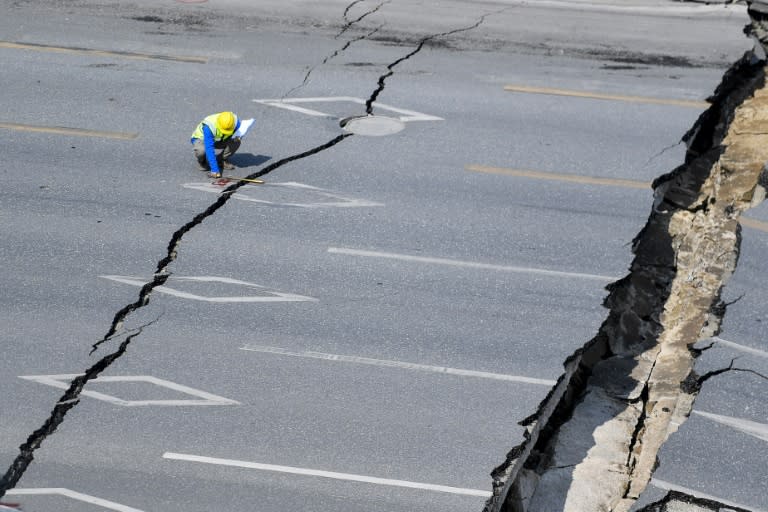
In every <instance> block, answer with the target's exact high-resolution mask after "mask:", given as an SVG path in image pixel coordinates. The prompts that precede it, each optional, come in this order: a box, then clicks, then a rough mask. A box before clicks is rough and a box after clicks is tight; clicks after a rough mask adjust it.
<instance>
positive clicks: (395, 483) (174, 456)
mask: <svg viewBox="0 0 768 512" xmlns="http://www.w3.org/2000/svg"><path fill="white" fill-rule="evenodd" d="M163 458H164V459H169V460H179V461H186V462H201V463H204V464H214V465H217V466H230V467H237V468H244V469H257V470H260V471H271V472H275V473H288V474H291V475H304V476H314V477H319V478H332V479H334V480H346V481H350V482H362V483H368V484H374V485H385V486H391V487H405V488H409V489H420V490H424V491H433V492H445V493H450V494H463V495H465V496H479V497H482V498H489V497H490V496H491V492H490V491H483V490H480V489H466V488H462V487H451V486H448V485H435V484H426V483H421V482H411V481H408V480H392V479H389V478H378V477H374V476H365V475H355V474H351V473H337V472H335V471H325V470H321V469H309V468H298V467H292V466H278V465H275V464H262V463H259V462H248V461H244V460H233V459H219V458H216V457H204V456H200V455H187V454H184V453H173V452H166V453H164V454H163Z"/></svg>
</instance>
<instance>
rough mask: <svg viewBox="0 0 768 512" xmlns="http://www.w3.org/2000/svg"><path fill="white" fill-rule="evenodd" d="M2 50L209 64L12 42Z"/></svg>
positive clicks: (2, 45)
mask: <svg viewBox="0 0 768 512" xmlns="http://www.w3.org/2000/svg"><path fill="white" fill-rule="evenodd" d="M0 48H7V49H13V50H32V51H38V52H52V53H66V54H80V55H96V56H99V57H122V58H125V59H140V60H167V61H173V62H188V63H193V64H207V63H208V59H207V58H206V57H188V56H180V55H162V54H155V53H138V52H123V51H109V50H94V49H90V48H77V47H66V46H49V45H46V44H35V43H14V42H12V41H0Z"/></svg>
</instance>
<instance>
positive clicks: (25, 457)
mask: <svg viewBox="0 0 768 512" xmlns="http://www.w3.org/2000/svg"><path fill="white" fill-rule="evenodd" d="M359 1H360V0H357V1H355V2H353V3H352V4H350V5H349V6H348V7H347V8H346V9H345V11H344V17H345V19H347V15H348V12H349V10H350V8H351V7H352V6H353V5H355V4H357V3H359ZM385 3H387V2H382V3H381V4H379V5H378V6H377V7H376V8H375V9H373V10H372V11H369V12H368V13H366V14H364V15H363V16H360V17H359V18H358V19H357V20H352V21H348V22H347V25H345V27H346V28H345V29H344V31H346V30H347V29H348V27H349V26H351V25H352V24H354V23H356V22H357V21H359V20H361V19H363V18H364V17H365V16H367V15H368V14H371V13H373V12H375V11H377V10H378V9H379V8H380V7H381V6H382V5H384V4H385ZM486 16H487V15H483V16H482V17H480V19H479V20H478V21H477V22H475V23H473V24H472V25H470V26H468V27H464V28H459V29H455V30H451V31H447V32H441V33H438V34H432V35H428V36H426V37H424V38H422V39H421V40H420V41H419V43H418V45H417V47H416V49H414V50H413V51H411V52H409V53H407V54H406V55H405V56H403V57H400V58H398V59H396V60H395V61H394V62H392V63H391V64H389V65H388V66H387V72H386V73H385V74H384V75H382V76H381V77H379V79H378V81H377V87H376V89H375V90H374V91H373V93H372V94H371V96H370V98H369V100H368V101H367V102H366V112H367V114H369V115H370V114H371V113H372V112H371V111H372V108H373V107H372V104H373V102H374V101H375V99H376V97H378V95H379V94H380V93H381V92H382V91H383V90H384V87H385V80H386V79H387V78H388V77H390V76H392V75H393V74H394V68H395V67H396V66H398V65H399V64H401V63H402V62H404V61H406V60H408V59H410V58H411V57H413V56H414V55H416V54H417V53H419V52H420V51H421V50H422V49H423V47H424V45H425V44H426V43H427V42H428V41H430V40H433V39H436V38H439V37H445V36H449V35H452V34H455V33H458V32H463V31H467V30H471V29H473V28H476V27H478V26H479V25H480V24H481V23H482V22H483V20H484V19H485V17H486ZM342 33H343V32H340V35H341V34H342ZM351 136H352V133H343V134H340V135H338V136H337V137H334V138H333V139H331V140H329V141H328V142H326V143H324V144H321V145H319V146H316V147H314V148H311V149H309V150H307V151H304V152H301V153H297V154H295V155H292V156H289V157H286V158H283V159H281V160H279V161H277V162H275V163H273V164H271V165H269V166H267V167H265V168H263V169H261V170H260V171H257V172H254V173H252V174H249V175H248V176H246V177H245V178H244V179H242V180H240V181H237V182H235V183H234V184H232V185H230V186H228V187H227V188H226V189H224V190H223V191H222V192H221V194H220V195H219V196H218V198H217V199H216V200H215V201H214V202H213V203H212V204H211V205H210V206H208V207H207V208H206V209H205V210H203V211H202V212H200V213H198V214H197V215H195V217H194V218H193V219H192V220H190V221H189V222H187V223H186V224H184V225H183V226H182V227H181V228H179V229H178V230H176V231H175V232H174V233H173V235H172V236H171V239H170V241H169V242H168V246H167V251H166V254H165V255H164V256H163V257H162V258H161V259H160V260H159V261H158V262H157V265H156V268H155V272H154V275H153V278H152V280H151V281H149V282H148V283H146V284H145V285H144V286H142V288H141V290H140V291H139V296H138V298H137V299H136V301H134V302H132V303H130V304H127V305H125V306H124V307H122V308H121V309H120V310H119V311H118V312H117V313H116V314H115V315H114V317H113V319H112V322H111V324H110V327H109V329H108V330H107V333H106V334H105V335H104V337H102V338H101V339H100V340H98V341H97V342H95V343H94V344H93V345H92V347H91V354H93V353H94V352H95V351H96V350H97V349H99V347H101V346H102V345H103V344H105V343H107V342H109V341H112V340H114V339H116V338H119V337H120V336H121V333H120V331H121V329H122V327H123V324H124V322H125V320H126V319H127V317H128V316H129V315H130V314H131V313H133V312H134V311H136V310H138V309H140V308H143V307H145V306H147V305H148V304H149V301H150V298H151V295H152V292H153V291H154V290H155V289H156V288H157V287H159V286H163V285H164V284H165V283H166V282H167V281H168V279H169V278H170V276H171V271H170V270H169V266H170V265H171V263H173V262H174V261H175V260H176V258H177V256H178V251H179V245H180V243H181V241H182V239H183V238H184V236H185V235H186V234H187V233H189V232H190V231H191V230H192V229H194V228H195V227H197V226H198V225H200V224H201V223H202V222H203V221H204V220H205V219H207V218H208V217H210V216H212V215H214V214H215V213H216V212H217V211H218V210H219V209H220V208H222V207H223V206H224V205H225V204H227V202H228V201H229V200H230V199H231V198H232V196H233V195H234V194H235V192H236V191H237V190H238V189H239V188H240V187H243V186H245V185H247V184H248V181H247V180H253V179H257V178H260V177H262V176H265V175H267V174H269V173H271V172H272V171H274V170H276V169H279V168H280V167H283V166H284V165H286V164H289V163H291V162H294V161H297V160H301V159H304V158H307V157H310V156H312V155H315V154H317V153H320V152H322V151H325V150H327V149H329V148H331V147H333V146H335V145H337V144H339V143H340V142H342V141H343V140H345V139H346V138H348V137H351ZM152 323H154V322H151V323H149V324H147V325H144V326H141V327H139V328H138V329H135V330H132V331H131V332H127V333H122V334H123V335H125V334H127V335H126V336H125V338H124V339H123V340H122V341H121V342H120V344H119V346H118V348H117V349H116V350H114V351H113V352H111V353H109V354H107V355H105V356H103V357H102V358H101V359H99V360H98V361H97V362H96V363H94V364H93V365H91V366H90V367H89V368H88V369H87V370H86V371H85V372H84V373H83V374H82V375H80V376H78V377H76V378H75V379H73V380H72V381H71V382H70V386H69V388H68V389H67V390H66V391H65V392H64V394H63V395H62V396H61V398H60V399H59V400H58V401H57V402H56V405H55V406H54V408H53V410H52V411H51V413H50V415H49V417H48V418H47V419H46V421H45V422H44V423H43V425H42V426H41V427H40V428H38V429H37V430H35V431H34V432H33V433H32V434H31V435H30V436H29V437H28V438H27V441H26V442H25V443H24V444H22V445H21V446H20V447H19V454H18V455H17V456H16V458H15V459H14V460H13V462H12V463H11V465H10V467H9V468H8V470H7V471H6V473H5V474H4V475H3V477H2V479H0V498H2V497H3V496H5V494H6V492H7V491H8V490H10V489H13V488H14V487H15V486H16V484H17V483H18V481H19V480H20V479H21V477H22V476H23V475H24V473H25V472H26V470H27V468H28V467H29V465H30V464H31V463H32V461H33V460H34V452H35V451H36V450H37V449H38V448H40V447H41V446H42V444H43V442H44V441H45V439H46V438H48V437H49V436H50V435H52V434H53V433H54V432H55V431H56V429H57V428H58V427H59V425H61V423H62V422H63V421H64V418H65V417H66V415H67V413H68V412H69V411H71V410H72V409H73V408H74V407H75V406H77V405H78V403H79V397H80V394H81V392H82V391H83V388H84V387H85V385H86V384H87V383H88V382H89V381H91V380H93V379H96V378H97V377H98V376H99V375H100V374H101V373H103V372H104V371H105V370H106V369H107V368H109V367H110V366H111V365H112V363H114V362H115V361H116V360H118V359H119V358H120V357H122V356H123V355H124V354H125V352H126V351H127V349H128V346H129V345H130V344H131V342H132V341H133V340H134V339H135V338H136V337H138V336H139V335H140V334H141V333H142V332H143V329H144V328H146V327H148V326H150V325H151V324H152Z"/></svg>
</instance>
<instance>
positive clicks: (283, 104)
mask: <svg viewBox="0 0 768 512" xmlns="http://www.w3.org/2000/svg"><path fill="white" fill-rule="evenodd" d="M253 101H254V102H256V103H261V104H262V105H269V106H271V107H277V108H284V109H286V110H292V111H294V112H300V113H302V114H306V115H309V116H314V117H327V118H330V119H337V117H336V116H334V115H331V114H326V113H325V112H320V111H319V110H313V109H310V108H305V107H298V106H296V105H294V103H339V102H341V103H355V104H357V105H365V104H366V100H364V99H362V98H355V97H354V96H329V97H326V98H289V99H282V100H253ZM372 106H373V108H376V109H380V110H387V111H390V112H395V113H398V114H402V115H401V116H400V117H399V118H398V119H399V120H400V121H402V122H404V123H410V122H412V121H444V119H443V118H442V117H437V116H431V115H429V114H423V113H421V112H416V111H414V110H406V109H404V108H397V107H393V106H391V105H385V104H384V103H378V102H373V103H372Z"/></svg>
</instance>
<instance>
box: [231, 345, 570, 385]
mask: <svg viewBox="0 0 768 512" xmlns="http://www.w3.org/2000/svg"><path fill="white" fill-rule="evenodd" d="M240 350H247V351H250V352H263V353H267V354H279V355H283V356H293V357H304V358H309V359H322V360H325V361H340V362H344V363H358V364H368V365H372V366H384V367H388V368H402V369H405V370H416V371H422V372H432V373H442V374H446V375H458V376H460V377H478V378H481V379H494V380H503V381H508V382H523V383H525V384H536V385H539V386H550V387H551V386H554V385H555V384H556V382H557V381H554V380H547V379H535V378H532V377H523V376H520V375H506V374H503V373H490V372H481V371H476V370H462V369H460V368H448V367H445V366H430V365H426V364H418V363H407V362H403V361H391V360H387V359H372V358H370V357H357V356H345V355H340V354H327V353H323V352H312V351H309V350H306V351H300V352H296V351H292V350H286V349H284V348H279V347H267V346H262V345H245V346H244V347H240Z"/></svg>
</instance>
